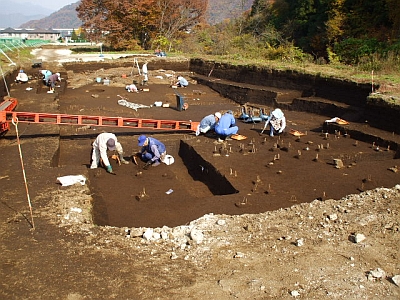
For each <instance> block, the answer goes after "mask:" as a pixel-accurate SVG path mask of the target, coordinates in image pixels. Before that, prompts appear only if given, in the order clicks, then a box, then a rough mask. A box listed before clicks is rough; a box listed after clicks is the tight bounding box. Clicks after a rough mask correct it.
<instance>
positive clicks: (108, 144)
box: [90, 132, 129, 173]
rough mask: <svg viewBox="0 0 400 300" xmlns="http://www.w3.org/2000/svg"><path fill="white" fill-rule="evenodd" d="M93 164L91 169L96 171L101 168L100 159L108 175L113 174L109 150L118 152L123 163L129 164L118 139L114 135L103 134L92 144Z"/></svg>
mask: <svg viewBox="0 0 400 300" xmlns="http://www.w3.org/2000/svg"><path fill="white" fill-rule="evenodd" d="M92 147H93V150H92V163H91V166H90V168H91V169H96V168H97V167H98V166H99V162H100V158H101V160H102V161H103V164H104V166H105V168H106V170H107V172H108V173H112V172H113V169H112V167H111V164H110V161H109V160H108V156H107V150H110V151H114V150H116V151H117V153H118V156H119V159H120V161H121V163H123V164H129V162H128V161H126V160H125V159H124V157H123V153H124V150H123V149H122V146H121V144H120V143H119V142H118V140H117V137H116V136H115V134H113V133H109V132H103V133H100V134H99V135H98V136H97V137H96V140H95V141H94V142H93V144H92Z"/></svg>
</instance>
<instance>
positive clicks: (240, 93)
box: [190, 59, 400, 134]
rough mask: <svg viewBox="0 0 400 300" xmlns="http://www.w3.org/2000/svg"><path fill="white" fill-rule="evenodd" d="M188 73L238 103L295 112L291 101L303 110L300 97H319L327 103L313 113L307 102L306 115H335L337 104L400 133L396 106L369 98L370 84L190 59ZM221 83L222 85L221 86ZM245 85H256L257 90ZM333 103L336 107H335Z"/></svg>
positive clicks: (311, 105) (310, 105)
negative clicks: (329, 113) (192, 73)
mask: <svg viewBox="0 0 400 300" xmlns="http://www.w3.org/2000/svg"><path fill="white" fill-rule="evenodd" d="M190 71H192V72H194V73H196V74H199V76H198V78H196V79H198V80H199V81H200V82H201V83H202V84H206V85H208V86H210V87H211V88H213V89H214V90H216V91H218V92H220V93H221V94H222V95H223V96H225V97H229V98H230V99H232V100H234V101H236V102H238V103H239V104H244V103H246V102H251V103H257V104H265V105H270V106H274V107H281V108H285V109H292V110H297V109H296V105H297V106H298V105H299V101H297V103H296V101H295V100H296V99H297V98H300V97H302V98H303V100H302V103H303V104H302V107H303V108H305V107H306V106H307V105H304V103H305V102H306V101H304V98H307V97H313V98H321V99H322V98H323V99H326V100H328V101H331V103H326V104H325V105H321V104H319V108H318V110H317V111H315V109H314V108H315V105H314V104H313V103H312V102H310V103H309V105H308V106H309V109H310V111H309V112H314V113H318V114H324V111H330V112H332V111H337V112H338V113H339V112H343V107H340V106H341V105H340V104H345V105H348V106H351V108H352V110H353V111H358V117H359V120H358V121H361V120H367V121H368V123H369V124H370V125H371V126H373V127H376V128H379V129H382V130H386V131H390V132H393V133H397V134H400V107H399V105H390V103H389V104H388V102H387V100H386V99H384V96H383V95H382V96H380V95H379V94H376V95H374V97H370V93H371V90H372V88H371V84H359V83H356V82H351V81H347V80H342V79H335V78H323V77H321V76H319V75H310V74H301V73H299V72H297V71H292V70H273V69H269V68H265V67H257V66H252V65H229V64H225V63H218V62H214V61H206V60H203V59H192V60H191V61H190ZM216 78H217V79H218V80H216ZM219 80H222V81H219ZM223 80H225V81H226V82H225V83H224V82H223ZM227 81H229V83H228V82H227ZM236 83H237V84H236ZM245 85H252V86H257V88H255V89H254V88H252V87H248V86H245ZM264 87H265V88H264ZM378 89H379V86H375V87H374V90H378ZM278 99H279V104H278V101H277V100H278ZM246 100H247V101H246ZM334 102H336V103H338V104H339V105H335V103H334ZM314 103H315V102H314ZM307 111H308V110H307Z"/></svg>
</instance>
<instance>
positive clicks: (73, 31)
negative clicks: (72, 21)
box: [71, 29, 78, 41]
mask: <svg viewBox="0 0 400 300" xmlns="http://www.w3.org/2000/svg"><path fill="white" fill-rule="evenodd" d="M71 40H72V41H76V40H78V35H77V34H76V32H75V29H72V33H71Z"/></svg>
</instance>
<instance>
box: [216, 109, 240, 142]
mask: <svg viewBox="0 0 400 300" xmlns="http://www.w3.org/2000/svg"><path fill="white" fill-rule="evenodd" d="M214 130H215V132H216V134H218V141H219V142H222V141H223V140H226V139H229V137H230V136H231V135H232V134H236V133H237V132H238V130H239V127H237V126H236V120H235V117H234V116H233V112H232V111H231V110H229V111H227V112H226V113H224V114H223V115H222V116H221V118H220V119H219V121H218V122H217V123H216V124H215V128H214Z"/></svg>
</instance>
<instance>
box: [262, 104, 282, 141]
mask: <svg viewBox="0 0 400 300" xmlns="http://www.w3.org/2000/svg"><path fill="white" fill-rule="evenodd" d="M268 125H269V126H270V130H269V135H270V136H274V135H276V134H281V133H282V132H283V131H284V130H285V128H286V117H285V115H284V114H283V111H282V110H280V109H279V108H276V109H275V110H274V111H273V112H272V113H271V115H270V116H269V118H268V120H267V121H266V122H265V126H264V128H267V126H268Z"/></svg>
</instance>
